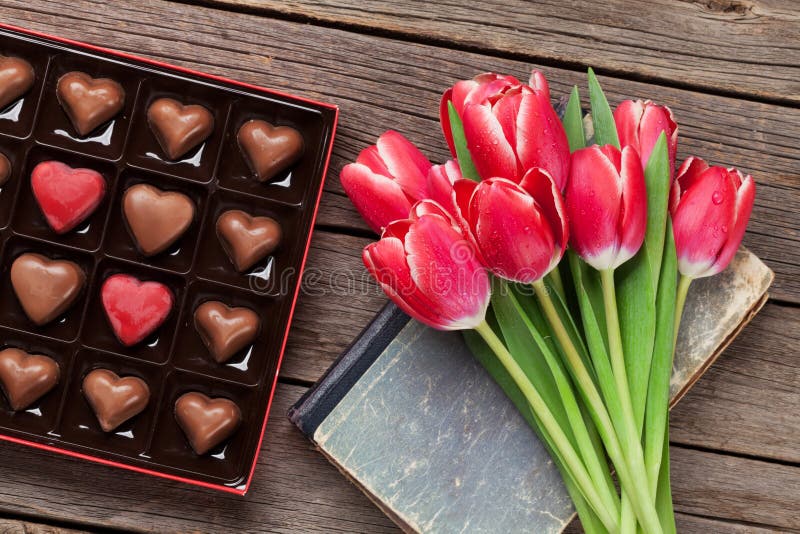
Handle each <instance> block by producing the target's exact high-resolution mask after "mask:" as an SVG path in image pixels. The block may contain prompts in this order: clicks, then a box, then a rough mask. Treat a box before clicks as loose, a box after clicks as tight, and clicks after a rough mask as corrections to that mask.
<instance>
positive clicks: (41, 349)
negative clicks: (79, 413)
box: [0, 327, 75, 439]
mask: <svg viewBox="0 0 800 534" xmlns="http://www.w3.org/2000/svg"><path fill="white" fill-rule="evenodd" d="M7 348H16V349H20V350H24V351H25V352H27V353H29V354H42V355H44V356H47V357H49V358H52V359H53V360H54V361H55V362H56V363H57V364H58V367H59V374H60V377H59V381H58V383H57V384H56V385H55V387H54V388H53V389H52V390H50V391H49V392H48V393H46V394H45V395H44V396H42V397H41V398H40V399H39V400H38V401H36V402H34V403H33V404H32V405H30V406H28V407H27V408H25V409H24V410H20V411H17V412H15V411H13V410H12V409H11V407H10V405H9V403H8V399H7V398H6V397H5V395H2V394H0V397H2V401H0V429H1V430H2V431H3V432H4V433H12V434H14V435H16V436H19V437H30V436H29V435H33V436H46V437H47V438H48V439H53V438H54V437H55V436H57V434H56V433H55V429H56V423H57V421H58V418H59V413H60V408H61V405H62V398H63V397H64V392H65V390H66V384H67V382H69V377H70V371H71V365H72V359H73V353H74V352H75V349H74V348H73V347H72V346H71V345H69V344H66V343H62V342H60V341H55V340H52V339H46V338H44V337H41V336H36V335H33V334H28V333H24V332H19V331H17V330H11V329H8V328H3V327H0V350H3V349H7Z"/></svg>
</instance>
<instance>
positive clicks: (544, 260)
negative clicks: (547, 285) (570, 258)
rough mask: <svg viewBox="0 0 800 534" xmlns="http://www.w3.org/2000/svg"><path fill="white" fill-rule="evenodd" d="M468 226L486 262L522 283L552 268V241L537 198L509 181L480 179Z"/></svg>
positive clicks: (470, 209)
mask: <svg viewBox="0 0 800 534" xmlns="http://www.w3.org/2000/svg"><path fill="white" fill-rule="evenodd" d="M469 213H470V228H471V229H472V231H473V234H474V235H475V238H476V241H477V243H478V246H479V248H480V251H481V255H482V257H483V261H484V262H485V265H486V266H487V267H488V268H489V270H491V271H492V272H493V273H495V274H496V275H498V276H501V277H503V278H506V279H508V280H514V281H517V282H522V283H531V282H534V281H536V280H538V279H540V278H542V277H543V276H544V275H545V274H547V272H548V271H549V269H550V267H551V262H552V258H553V255H554V249H555V242H554V239H553V232H552V230H551V229H550V225H549V224H548V222H547V221H546V220H545V218H544V216H543V215H542V213H541V212H540V211H539V208H538V206H537V205H536V201H535V200H534V199H533V197H531V196H530V195H529V194H528V193H527V192H526V191H525V190H524V189H522V188H521V187H519V186H517V185H516V184H514V183H513V182H511V181H509V180H504V179H500V178H492V179H490V180H486V181H483V182H481V183H480V184H479V185H478V187H477V189H476V190H475V193H474V194H473V196H472V201H471V202H470V207H469Z"/></svg>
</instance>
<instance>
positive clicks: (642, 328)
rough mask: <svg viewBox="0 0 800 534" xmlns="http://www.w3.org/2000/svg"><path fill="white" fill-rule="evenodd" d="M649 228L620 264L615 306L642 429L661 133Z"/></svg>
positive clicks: (660, 244)
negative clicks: (637, 246) (639, 246)
mask: <svg viewBox="0 0 800 534" xmlns="http://www.w3.org/2000/svg"><path fill="white" fill-rule="evenodd" d="M644 176H645V184H646V187H647V227H646V231H645V239H644V243H643V244H642V248H641V249H639V252H638V253H637V254H636V256H634V257H633V258H632V259H631V260H630V261H628V262H626V263H625V264H623V265H622V266H620V267H619V269H617V272H616V286H617V307H618V310H619V318H620V331H621V334H622V348H623V352H624V353H625V371H626V373H627V375H628V383H629V384H630V390H631V402H632V403H633V412H634V419H635V421H636V424H637V427H638V428H639V431H640V432H641V430H642V425H643V421H644V412H645V403H646V399H647V387H648V383H649V381H650V365H651V359H652V354H653V343H654V338H655V332H656V322H657V321H656V291H657V289H658V278H659V273H660V272H661V260H662V254H663V250H664V236H665V232H666V222H667V204H668V200H669V187H670V171H669V155H668V152H667V138H666V136H665V135H664V134H663V133H662V134H661V135H660V136H659V138H658V141H657V142H656V145H655V147H654V148H653V152H652V154H651V155H650V160H649V161H648V164H647V168H646V169H645V173H644Z"/></svg>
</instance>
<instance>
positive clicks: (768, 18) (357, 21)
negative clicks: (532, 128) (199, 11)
mask: <svg viewBox="0 0 800 534" xmlns="http://www.w3.org/2000/svg"><path fill="white" fill-rule="evenodd" d="M206 3H209V4H211V5H217V6H221V7H236V8H244V9H248V10H253V11H263V12H265V13H268V14H281V15H284V16H290V17H295V18H302V19H307V20H311V21H313V22H318V23H320V22H321V23H325V24H330V25H335V26H342V25H346V26H348V27H353V28H357V29H361V30H366V31H372V32H391V34H392V35H398V36H403V37H405V38H407V39H413V40H427V41H434V42H437V43H438V42H444V43H447V45H449V46H452V45H457V46H461V47H464V48H468V49H474V50H479V51H482V52H485V53H490V54H510V55H513V56H515V57H520V58H524V59H528V60H530V61H548V62H558V63H561V64H570V65H575V66H582V67H583V68H585V67H586V66H594V67H595V68H599V69H600V70H606V71H609V72H614V73H618V74H621V75H625V76H629V77H630V76H635V77H638V78H640V79H641V78H644V79H651V80H653V81H656V82H666V83H667V84H680V85H684V84H685V85H689V86H693V87H696V88H701V89H704V90H709V91H724V92H728V93H731V94H737V95H743V96H748V97H756V98H767V99H772V100H779V101H785V102H792V103H795V104H797V103H800V64H798V61H797V57H798V55H800V12H798V11H797V6H796V5H795V4H794V2H792V0H693V1H680V0H655V1H648V0H638V1H630V0H614V1H607V2H602V3H601V4H598V3H597V2H591V1H588V0H571V1H569V2H561V1H558V0H545V1H537V2H528V1H525V0H510V1H509V0H504V1H502V2H500V1H498V0H492V1H486V2H480V3H474V2H458V1H457V0H444V1H438V2H435V4H431V2H426V1H424V0H399V1H394V2H385V1H382V0H345V1H341V0H291V1H288V2H286V1H283V0H208V1H207V2H206Z"/></svg>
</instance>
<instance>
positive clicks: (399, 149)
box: [376, 130, 433, 200]
mask: <svg viewBox="0 0 800 534" xmlns="http://www.w3.org/2000/svg"><path fill="white" fill-rule="evenodd" d="M376 146H377V147H378V152H379V153H380V156H381V158H382V159H383V161H384V163H385V164H386V167H387V168H388V169H389V175H390V176H393V177H394V179H395V181H396V182H397V183H399V184H400V187H402V188H403V191H405V193H406V194H407V195H408V196H409V197H411V198H412V199H414V200H420V199H423V198H426V197H427V190H426V186H427V179H428V171H429V170H430V168H431V167H432V166H433V164H432V163H431V162H430V161H429V160H428V158H426V157H425V156H424V155H423V154H422V152H420V151H419V149H418V148H417V147H416V146H414V144H413V143H411V141H409V140H408V139H406V138H405V137H403V136H402V135H401V134H399V133H397V132H395V131H392V130H389V131H388V132H385V133H384V134H383V135H381V136H380V137H379V138H378V142H377V144H376Z"/></svg>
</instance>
